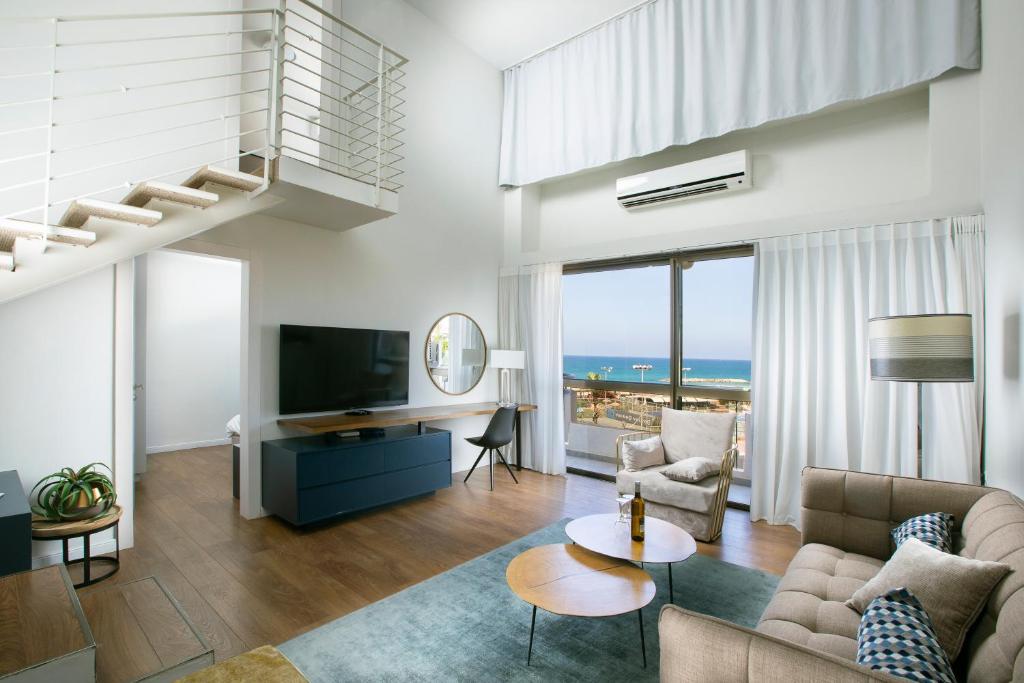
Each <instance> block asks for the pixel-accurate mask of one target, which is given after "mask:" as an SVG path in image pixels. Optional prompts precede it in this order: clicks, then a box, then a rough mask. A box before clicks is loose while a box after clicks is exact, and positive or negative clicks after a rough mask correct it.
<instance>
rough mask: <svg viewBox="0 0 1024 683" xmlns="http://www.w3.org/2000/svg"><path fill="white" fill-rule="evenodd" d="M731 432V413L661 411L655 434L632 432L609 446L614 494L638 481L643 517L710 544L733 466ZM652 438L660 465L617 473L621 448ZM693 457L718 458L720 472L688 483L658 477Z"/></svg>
mask: <svg viewBox="0 0 1024 683" xmlns="http://www.w3.org/2000/svg"><path fill="white" fill-rule="evenodd" d="M735 433H736V418H735V416H734V415H733V414H732V413H698V412H693V411H687V410H672V409H669V408H664V409H663V410H662V427H661V433H660V434H658V435H654V434H651V433H650V432H633V433H629V434H622V435H620V436H619V438H618V441H617V443H616V445H615V460H616V470H617V471H616V473H615V489H616V491H618V493H620V494H622V495H629V494H632V493H633V487H634V485H635V484H636V482H640V490H641V494H642V496H643V499H644V502H645V503H646V510H647V514H648V515H650V516H651V517H656V518H657V519H661V520H664V521H666V522H669V523H671V524H675V525H676V526H678V527H680V528H682V529H686V531H687V532H689V533H690V535H692V536H693V537H694V538H695V539H697V540H698V541H704V542H705V543H711V542H713V541H714V540H715V539H717V538H718V537H719V536H720V535H721V534H722V523H723V521H724V519H725V506H726V502H727V501H728V498H729V486H730V484H731V483H732V471H733V467H734V466H735V464H736V454H737V450H736V443H735ZM652 436H659V437H660V438H661V440H662V444H663V448H664V450H665V458H666V462H664V463H661V464H659V465H655V466H653V467H648V468H645V469H642V470H635V471H631V470H625V469H622V447H623V444H624V443H625V442H626V441H639V440H642V439H647V438H650V437H652ZM693 456H701V457H705V458H709V459H712V460H718V459H719V458H720V459H721V461H720V462H721V471H720V472H719V474H717V475H714V476H711V477H708V478H707V479H704V480H703V481H699V482H696V483H692V484H691V483H684V482H679V481H673V480H672V479H669V478H668V477H665V476H663V475H662V474H661V472H662V470H664V469H665V468H666V467H669V466H670V465H671V464H672V463H674V462H678V461H679V460H683V459H685V458H687V457H693Z"/></svg>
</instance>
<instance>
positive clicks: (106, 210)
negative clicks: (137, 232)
mask: <svg viewBox="0 0 1024 683" xmlns="http://www.w3.org/2000/svg"><path fill="white" fill-rule="evenodd" d="M90 216H96V217H97V218H108V219H111V220H115V221H123V222H125V223H134V224H136V225H156V224H157V223H159V222H160V221H161V220H163V217H164V215H163V214H162V213H160V212H159V211H153V210H152V209H143V208H141V207H138V206H128V205H126V204H117V203H115V202H105V201H101V200H99V199H76V200H75V201H73V202H71V206H69V207H68V210H67V211H66V212H65V213H64V217H63V218H61V219H60V224H61V225H63V226H66V227H69V228H80V227H81V226H82V225H84V224H85V222H86V221H87V220H89V217H90Z"/></svg>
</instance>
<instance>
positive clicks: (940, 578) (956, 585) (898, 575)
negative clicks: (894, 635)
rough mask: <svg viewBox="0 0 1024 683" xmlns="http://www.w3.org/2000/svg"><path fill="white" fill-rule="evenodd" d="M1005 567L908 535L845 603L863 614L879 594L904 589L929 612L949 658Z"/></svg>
mask: <svg viewBox="0 0 1024 683" xmlns="http://www.w3.org/2000/svg"><path fill="white" fill-rule="evenodd" d="M1009 571H1010V567H1009V565H1005V564H1002V563H1000V562H985V561H983V560H972V559H970V558H967V557H960V556H959V555H951V554H950V553H944V552H942V551H941V550H939V549H937V548H934V547H932V546H930V545H928V544H927V543H922V542H921V541H919V540H917V539H916V538H908V539H907V540H905V541H903V543H902V544H901V545H900V547H899V548H897V549H896V552H895V553H893V555H892V557H890V558H889V561H888V562H886V563H885V566H884V567H882V570H881V571H879V572H878V574H876V575H875V577H874V578H873V579H871V580H870V581H868V582H867V583H866V584H864V585H863V586H861V588H860V590H858V591H857V592H856V593H854V594H853V597H851V598H850V599H849V600H847V601H846V606H847V607H852V608H853V609H855V610H857V611H858V612H861V613H863V612H864V610H865V609H866V608H867V606H868V604H869V603H870V602H871V601H872V600H874V599H875V598H877V597H878V596H879V595H885V594H886V593H888V592H889V591H891V590H893V589H894V588H906V589H907V590H909V591H910V592H911V593H913V594H914V595H915V596H916V597H917V599H918V600H920V601H921V605H922V606H923V607H924V610H925V611H926V612H927V613H928V616H929V617H931V620H932V626H934V628H935V634H936V635H937V636H938V638H939V644H940V645H942V649H943V650H945V651H946V654H947V655H948V656H949V660H950V661H951V662H952V661H956V656H957V655H958V654H960V648H961V647H962V646H963V644H964V637H965V636H966V635H967V630H968V629H969V628H970V627H971V625H972V624H973V623H974V620H975V619H977V618H978V615H979V614H981V610H982V609H983V608H984V607H985V602H986V601H987V600H988V596H989V593H991V592H992V589H993V588H995V586H996V584H997V583H999V581H1001V580H1002V578H1003V577H1004V576H1006V573H1007V572H1009Z"/></svg>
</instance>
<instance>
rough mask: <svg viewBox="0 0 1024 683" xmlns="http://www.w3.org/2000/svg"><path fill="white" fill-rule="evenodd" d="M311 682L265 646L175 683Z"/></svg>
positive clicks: (268, 646)
mask: <svg viewBox="0 0 1024 683" xmlns="http://www.w3.org/2000/svg"><path fill="white" fill-rule="evenodd" d="M236 681H260V683H309V681H307V680H306V677H305V676H303V675H302V674H300V673H299V670H298V669H296V668H295V667H294V666H293V665H292V663H291V662H289V661H288V659H287V658H286V657H285V656H284V655H283V654H281V653H280V652H278V651H277V648H276V647H273V646H271V645H264V646H263V647H258V648H256V649H255V650H250V651H249V652H246V653H244V654H240V655H238V656H237V657H232V658H231V659H228V660H225V661H223V662H220V663H219V664H214V665H213V666H208V667H206V668H205V669H203V670H202V671H197V672H195V673H194V674H189V675H188V676H185V677H184V678H179V679H178V680H177V681H176V683H235V682H236Z"/></svg>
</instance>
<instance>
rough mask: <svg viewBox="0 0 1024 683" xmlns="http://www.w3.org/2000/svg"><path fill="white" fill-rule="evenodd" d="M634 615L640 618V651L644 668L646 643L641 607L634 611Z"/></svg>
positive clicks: (645, 663) (645, 666)
mask: <svg viewBox="0 0 1024 683" xmlns="http://www.w3.org/2000/svg"><path fill="white" fill-rule="evenodd" d="M636 616H637V617H638V618H639V619H640V653H641V654H643V656H644V668H645V669H646V668H647V645H646V644H645V643H644V612H643V610H642V609H638V610H637V611H636Z"/></svg>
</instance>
